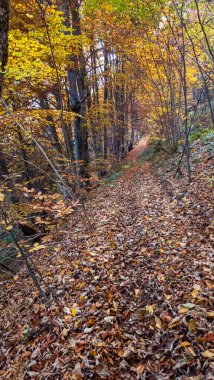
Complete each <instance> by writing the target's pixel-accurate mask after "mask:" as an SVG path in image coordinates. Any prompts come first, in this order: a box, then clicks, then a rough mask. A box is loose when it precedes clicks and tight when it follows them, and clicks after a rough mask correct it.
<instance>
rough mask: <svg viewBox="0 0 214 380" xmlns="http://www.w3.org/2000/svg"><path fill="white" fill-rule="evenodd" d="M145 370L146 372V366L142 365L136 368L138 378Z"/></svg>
mask: <svg viewBox="0 0 214 380" xmlns="http://www.w3.org/2000/svg"><path fill="white" fill-rule="evenodd" d="M144 370H145V364H140V365H139V366H138V367H137V368H136V372H137V375H138V376H140V375H142V373H143V372H144Z"/></svg>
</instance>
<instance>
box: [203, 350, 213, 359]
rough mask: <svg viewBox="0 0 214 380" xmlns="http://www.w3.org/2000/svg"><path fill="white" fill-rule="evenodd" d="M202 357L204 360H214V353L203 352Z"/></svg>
mask: <svg viewBox="0 0 214 380" xmlns="http://www.w3.org/2000/svg"><path fill="white" fill-rule="evenodd" d="M201 355H202V356H203V357H204V358H214V352H211V351H210V350H206V351H204V352H202V353H201Z"/></svg>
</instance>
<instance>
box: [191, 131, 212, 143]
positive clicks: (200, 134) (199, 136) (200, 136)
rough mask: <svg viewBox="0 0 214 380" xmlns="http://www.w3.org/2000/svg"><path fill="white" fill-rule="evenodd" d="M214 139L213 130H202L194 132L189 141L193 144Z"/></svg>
mask: <svg viewBox="0 0 214 380" xmlns="http://www.w3.org/2000/svg"><path fill="white" fill-rule="evenodd" d="M207 137H208V138H209V137H210V138H212V137H214V131H213V129H211V128H201V129H196V130H194V131H192V132H191V133H190V135H189V141H190V142H191V143H192V142H194V141H196V140H206V138H207Z"/></svg>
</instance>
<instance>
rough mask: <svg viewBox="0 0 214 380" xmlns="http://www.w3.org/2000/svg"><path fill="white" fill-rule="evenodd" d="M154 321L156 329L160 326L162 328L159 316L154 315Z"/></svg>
mask: <svg viewBox="0 0 214 380" xmlns="http://www.w3.org/2000/svg"><path fill="white" fill-rule="evenodd" d="M155 322H156V327H157V328H158V329H161V328H162V323H161V320H160V318H158V317H155Z"/></svg>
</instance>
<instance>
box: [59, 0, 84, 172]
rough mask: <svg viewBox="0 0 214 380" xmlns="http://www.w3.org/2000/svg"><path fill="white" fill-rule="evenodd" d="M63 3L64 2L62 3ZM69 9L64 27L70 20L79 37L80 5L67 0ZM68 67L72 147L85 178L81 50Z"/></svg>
mask: <svg viewBox="0 0 214 380" xmlns="http://www.w3.org/2000/svg"><path fill="white" fill-rule="evenodd" d="M63 3H64V2H63ZM65 3H66V2H65ZM68 4H69V8H68V7H67V6H65V5H66V4H65V5H63V6H64V13H65V19H66V26H67V27H71V25H70V17H69V16H70V15H71V19H72V34H73V35H74V36H81V35H82V31H81V25H80V14H79V12H80V10H79V8H80V4H79V1H78V0H74V1H70V0H68ZM70 62H71V64H70V67H69V68H68V84H69V96H70V105H71V110H72V111H73V112H75V113H76V116H75V119H74V145H75V156H76V160H78V161H82V165H81V168H80V175H81V176H82V177H85V176H87V169H86V167H87V163H88V162H89V153H88V130H87V126H86V123H85V114H86V98H87V89H86V86H85V78H86V68H85V59H84V52H83V49H82V48H81V46H80V48H79V53H78V55H71V56H70Z"/></svg>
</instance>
